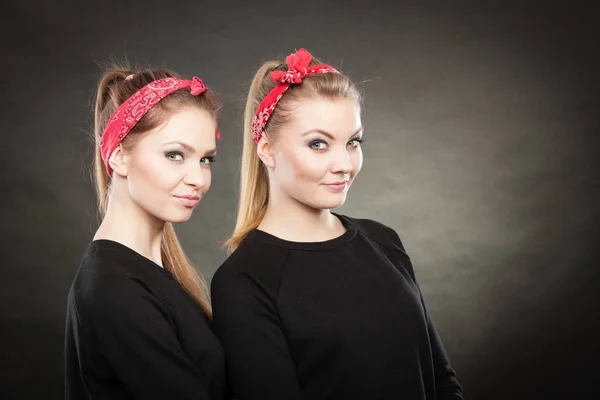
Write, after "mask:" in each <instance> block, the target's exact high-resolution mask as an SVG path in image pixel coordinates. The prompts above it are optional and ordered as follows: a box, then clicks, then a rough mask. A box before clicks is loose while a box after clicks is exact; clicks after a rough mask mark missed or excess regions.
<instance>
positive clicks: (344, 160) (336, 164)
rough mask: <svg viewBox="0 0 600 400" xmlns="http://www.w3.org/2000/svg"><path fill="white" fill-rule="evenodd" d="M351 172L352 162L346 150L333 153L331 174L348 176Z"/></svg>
mask: <svg viewBox="0 0 600 400" xmlns="http://www.w3.org/2000/svg"><path fill="white" fill-rule="evenodd" d="M351 171H352V160H350V154H348V151H347V150H346V149H343V150H340V151H337V152H335V155H334V159H333V162H332V164H331V172H333V173H338V174H339V173H342V174H345V175H347V174H349V173H350V172H351Z"/></svg>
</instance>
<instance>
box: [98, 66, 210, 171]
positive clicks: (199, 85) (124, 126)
mask: <svg viewBox="0 0 600 400" xmlns="http://www.w3.org/2000/svg"><path fill="white" fill-rule="evenodd" d="M186 88H189V89H190V94H191V95H192V96H198V95H199V94H201V93H203V92H205V91H208V90H209V89H208V88H207V87H206V86H204V82H202V80H201V79H200V78H198V77H197V76H194V77H193V78H192V79H191V80H183V79H178V78H163V79H159V80H156V81H153V82H150V83H149V84H147V85H146V86H144V87H143V88H141V89H140V90H138V91H137V92H135V93H134V94H133V95H131V97H130V98H128V99H127V100H125V101H124V102H123V104H121V105H120V106H119V108H117V110H116V111H115V112H114V113H113V115H112V116H111V117H110V119H109V120H108V123H107V124H106V128H105V129H104V132H103V133H102V136H101V137H100V150H101V152H102V160H103V161H104V165H105V167H106V172H107V173H108V176H110V177H112V168H111V167H110V164H109V163H108V159H109V158H110V155H111V154H112V152H113V151H115V149H116V148H117V146H119V144H120V143H121V142H122V141H123V139H124V138H125V136H127V134H128V133H129V132H130V131H131V130H132V129H133V127H134V126H135V125H136V124H137V123H138V122H139V121H140V120H141V119H142V117H143V116H144V115H146V113H147V112H148V110H150V109H151V108H152V107H154V106H155V105H156V104H157V103H158V102H159V101H161V100H162V99H164V98H165V97H167V96H168V95H169V94H171V93H173V92H174V91H176V90H179V89H186ZM216 136H217V139H218V138H220V137H221V135H220V132H219V130H218V129H217V132H216Z"/></svg>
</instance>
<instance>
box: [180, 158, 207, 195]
mask: <svg viewBox="0 0 600 400" xmlns="http://www.w3.org/2000/svg"><path fill="white" fill-rule="evenodd" d="M206 173H207V172H206V169H205V168H202V166H201V165H197V164H196V165H192V166H191V167H190V168H188V171H187V174H186V176H185V178H184V182H185V183H186V184H188V185H190V186H195V187H196V188H198V189H200V188H202V187H204V186H205V185H206V176H205V174H206ZM209 173H210V172H209Z"/></svg>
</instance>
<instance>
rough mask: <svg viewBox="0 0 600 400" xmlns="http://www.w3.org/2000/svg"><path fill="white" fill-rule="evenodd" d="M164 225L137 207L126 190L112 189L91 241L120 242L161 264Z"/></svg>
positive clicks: (163, 222)
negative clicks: (104, 213)
mask: <svg viewBox="0 0 600 400" xmlns="http://www.w3.org/2000/svg"><path fill="white" fill-rule="evenodd" d="M113 189H126V188H117V187H115V188H113ZM164 225H165V221H162V220H158V219H157V218H155V217H154V216H152V215H151V214H149V213H148V212H146V211H145V210H143V209H142V208H141V207H139V206H138V205H137V204H136V203H135V202H134V201H133V200H132V199H131V197H130V196H129V193H128V192H127V190H113V193H112V194H111V196H110V199H109V201H108V209H107V210H106V215H105V216H104V219H103V220H102V223H101V224H100V227H99V228H98V230H97V231H96V235H94V240H98V239H107V240H112V241H115V242H118V243H121V244H123V245H125V246H127V247H129V248H130V249H132V250H134V251H136V252H137V253H139V254H141V255H142V256H144V257H146V258H148V259H149V260H151V261H153V262H154V263H156V264H157V265H159V266H160V267H162V266H163V264H162V257H161V254H160V246H161V241H162V230H163V227H164Z"/></svg>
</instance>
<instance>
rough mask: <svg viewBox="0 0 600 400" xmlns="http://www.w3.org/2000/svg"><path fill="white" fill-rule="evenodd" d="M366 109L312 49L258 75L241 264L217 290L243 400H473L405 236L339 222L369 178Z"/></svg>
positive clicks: (216, 305) (249, 118)
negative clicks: (359, 182)
mask: <svg viewBox="0 0 600 400" xmlns="http://www.w3.org/2000/svg"><path fill="white" fill-rule="evenodd" d="M360 105H361V99H360V94H359V92H358V90H357V89H356V87H355V85H354V84H353V83H352V81H351V80H350V79H349V78H348V77H346V76H345V75H343V74H341V73H339V72H337V71H336V70H335V69H334V68H333V67H331V66H329V65H326V64H323V63H321V62H319V61H317V60H315V59H314V58H312V56H311V55H310V53H308V52H307V51H306V50H304V49H300V50H298V52H297V53H295V54H291V55H290V56H289V57H288V58H287V60H286V63H281V62H279V61H270V62H267V63H265V64H264V65H263V66H262V67H261V68H260V69H259V70H258V72H257V73H256V75H255V77H254V80H253V82H252V85H251V87H250V93H249V95H248V100H247V104H246V117H245V126H244V147H243V154H242V171H241V194H240V203H239V210H238V216H237V223H236V226H235V230H234V232H233V234H232V236H231V237H230V239H229V241H228V245H229V249H230V250H232V251H233V253H232V254H231V255H230V257H229V258H228V259H227V260H226V261H225V263H224V264H223V265H222V266H221V267H220V268H219V269H218V270H217V272H216V273H215V275H214V277H213V281H212V284H211V292H212V301H213V310H214V324H215V332H216V333H217V335H218V336H219V338H220V339H221V343H222V345H223V348H224V350H225V354H226V359H227V364H228V371H229V378H230V383H231V385H232V389H233V394H234V395H235V396H236V398H237V399H239V400H246V399H256V400H275V399H277V400H280V399H285V400H317V399H344V400H352V399H356V400H367V399H368V400H374V399H411V400H415V399H428V400H433V399H447V400H450V399H454V400H458V399H462V398H463V397H462V388H461V386H460V384H459V383H458V381H457V378H456V374H455V371H454V370H453V368H452V367H451V366H450V363H449V361H448V358H447V356H446V352H445V351H444V347H443V345H442V342H441V340H440V338H439V336H438V334H437V331H436V329H435V326H434V324H433V321H432V319H431V317H430V315H429V313H428V312H427V309H426V307H425V303H424V302H423V297H422V295H421V292H420V289H419V286H418V284H417V280H416V278H415V273H414V270H413V266H412V263H411V260H410V258H409V257H408V255H407V253H406V251H405V249H404V246H403V244H402V242H401V241H400V238H399V236H398V234H397V233H396V232H395V231H394V230H393V229H391V228H389V227H387V226H385V225H383V224H381V223H378V222H375V221H372V220H368V219H357V218H351V217H348V216H345V215H340V214H335V213H333V212H331V211H330V210H332V209H335V208H337V207H340V206H341V205H342V204H344V201H345V199H346V195H347V193H348V190H349V188H350V186H351V185H352V183H353V181H354V179H355V178H356V176H357V175H358V173H359V172H360V169H361V167H362V161H363V159H362V150H361V146H362V142H363V127H362V123H361V116H360V110H361V107H360Z"/></svg>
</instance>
